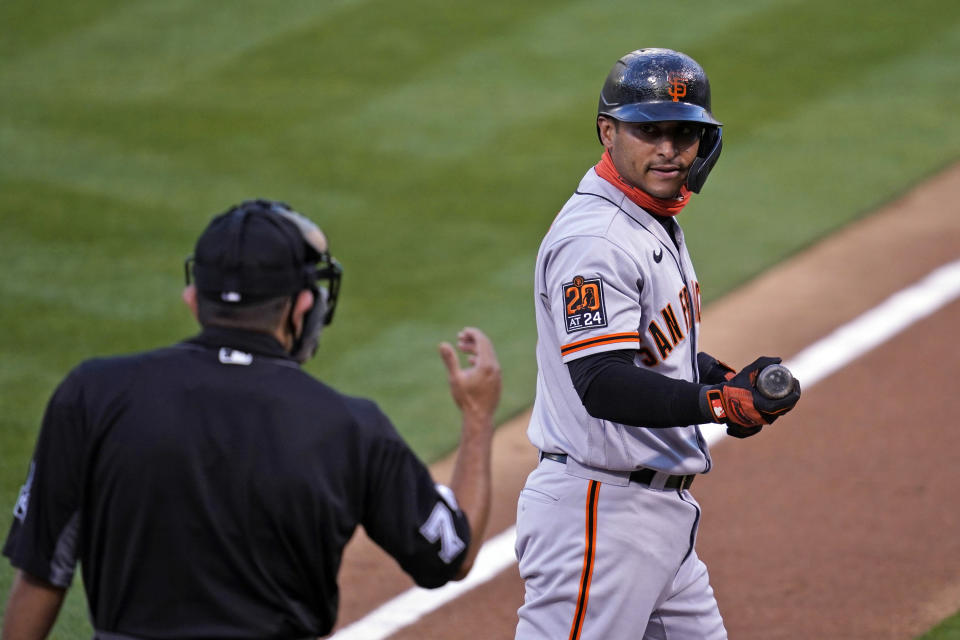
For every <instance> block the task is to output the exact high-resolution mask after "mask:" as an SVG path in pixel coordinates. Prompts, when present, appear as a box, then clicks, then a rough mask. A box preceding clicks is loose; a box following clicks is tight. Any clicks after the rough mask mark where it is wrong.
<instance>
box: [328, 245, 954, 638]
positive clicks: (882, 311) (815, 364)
mask: <svg viewBox="0 0 960 640" xmlns="http://www.w3.org/2000/svg"><path fill="white" fill-rule="evenodd" d="M957 297H960V260H956V261H954V262H951V263H948V264H946V265H944V266H942V267H940V268H938V269H936V270H934V271H932V272H931V273H930V274H928V275H927V276H926V277H925V278H923V279H922V280H920V281H918V282H916V283H914V284H913V285H911V286H909V287H907V288H906V289H903V290H901V291H899V292H897V293H895V294H893V295H892V296H890V297H889V298H887V299H886V300H884V301H883V302H881V303H880V304H879V305H877V306H876V307H874V308H873V309H870V310H869V311H867V312H865V313H863V314H862V315H860V316H859V317H857V318H855V319H854V320H852V321H850V322H848V323H847V324H845V325H843V326H841V327H840V328H838V329H836V330H835V331H834V332H833V333H831V334H830V335H828V336H826V337H824V338H822V339H820V340H818V341H817V342H815V343H813V344H812V345H810V346H809V347H807V348H806V349H804V350H803V351H801V352H800V353H798V354H797V355H795V356H794V357H793V358H791V359H790V360H789V361H787V362H785V363H784V364H786V365H787V367H789V368H790V370H791V371H793V373H794V375H795V376H796V377H797V379H798V380H802V381H803V388H804V389H805V390H806V389H810V388H811V387H812V386H813V385H815V384H816V383H817V382H819V381H820V380H823V379H824V378H826V377H827V376H829V375H830V374H832V373H834V372H836V371H837V370H839V369H841V368H843V367H844V366H846V365H847V364H849V363H850V362H852V361H853V360H856V359H857V358H858V357H860V356H861V355H863V354H864V353H866V352H868V351H870V350H871V349H873V348H874V347H876V346H878V345H880V344H883V343H884V342H886V341H887V340H889V339H890V338H892V337H893V336H895V335H896V334H897V333H899V332H901V331H903V330H904V329H906V328H907V327H909V326H910V325H912V324H913V323H915V322H917V321H918V320H921V319H923V318H925V317H927V316H929V315H931V314H933V313H934V312H936V311H937V310H938V309H940V308H941V307H943V306H945V305H947V304H949V303H950V302H952V301H953V300H954V299H956V298H957ZM701 429H702V431H703V434H704V437H705V438H706V439H707V442H708V443H709V444H710V445H711V446H712V445H714V444H716V443H717V442H719V441H720V440H721V439H723V438H724V437H726V435H725V433H724V429H725V427H724V426H723V425H718V424H707V425H701ZM515 538H516V528H515V527H510V528H509V529H507V530H506V531H503V532H501V533H500V534H498V535H496V536H495V537H493V538H490V539H489V540H487V542H486V543H485V544H484V545H483V547H482V548H481V549H480V553H479V554H477V560H476V562H475V563H474V566H473V570H472V571H471V572H470V575H469V576H467V577H466V578H465V579H464V580H461V581H460V582H451V583H448V584H447V585H445V586H443V587H441V588H439V589H421V588H419V587H416V588H413V589H408V590H407V591H406V592H404V593H402V594H400V595H399V596H397V597H396V598H394V599H392V600H390V601H388V602H386V603H384V604H383V605H381V606H380V607H378V608H377V609H374V610H373V611H371V612H370V613H368V614H367V615H366V616H364V617H363V618H361V619H360V620H358V621H356V622H354V623H353V624H351V625H349V626H346V627H344V628H343V629H341V630H340V631H338V632H337V633H335V634H334V635H333V636H331V637H330V640H381V639H382V638H386V637H388V636H390V635H391V634H393V633H396V632H397V631H399V630H400V629H402V628H404V627H406V626H409V625H411V624H413V623H414V622H416V621H417V620H419V619H420V618H422V617H423V616H425V615H426V614H428V613H430V612H431V611H434V610H436V609H439V608H440V607H441V606H443V605H444V604H446V603H447V602H449V601H451V600H453V599H455V598H457V597H459V596H461V595H462V594H464V593H465V592H467V591H469V590H470V589H473V588H474V587H476V586H478V585H480V584H483V583H484V582H487V581H488V580H490V579H491V578H493V577H494V576H496V575H497V574H498V573H500V572H501V571H503V570H504V569H506V568H507V567H509V566H510V565H512V564H514V563H515V562H516V557H515V556H514V551H513V544H514V540H515Z"/></svg>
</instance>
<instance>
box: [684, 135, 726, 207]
mask: <svg viewBox="0 0 960 640" xmlns="http://www.w3.org/2000/svg"><path fill="white" fill-rule="evenodd" d="M722 149H723V129H722V128H721V127H707V128H705V129H704V131H703V138H701V139H700V149H699V150H698V151H697V157H696V158H695V159H694V161H693V164H691V165H690V171H689V172H688V173H687V189H690V191H693V192H694V193H700V190H701V189H703V184H704V183H705V182H706V181H707V176H708V175H710V171H711V170H713V165H715V164H717V160H718V159H719V158H720V151H721V150H722Z"/></svg>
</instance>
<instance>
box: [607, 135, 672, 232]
mask: <svg viewBox="0 0 960 640" xmlns="http://www.w3.org/2000/svg"><path fill="white" fill-rule="evenodd" d="M593 169H594V171H596V172H597V175H598V176H600V177H601V178H603V179H604V180H606V181H607V182H609V183H610V184H612V185H613V186H615V187H616V188H617V189H620V191H623V192H624V193H625V194H626V195H627V197H628V198H630V200H631V201H632V202H633V203H634V204H635V205H637V206H638V207H641V208H643V209H645V210H646V211H648V212H650V213H652V214H653V215H656V216H675V215H677V214H678V213H680V212H681V211H682V210H683V208H684V207H685V206H687V203H688V202H690V190H689V189H687V187H686V185H684V186H682V187H680V197H679V198H656V197H654V196H652V195H650V194H649V193H647V192H646V191H643V190H642V189H638V188H636V187H634V186H633V185H631V184H630V183H628V182H627V181H626V180H624V179H623V176H621V175H620V174H619V173H618V172H617V168H616V167H615V166H613V159H612V158H611V157H610V152H609V151H604V152H603V157H601V158H600V162H598V163H597V166H595V167H594V168H593Z"/></svg>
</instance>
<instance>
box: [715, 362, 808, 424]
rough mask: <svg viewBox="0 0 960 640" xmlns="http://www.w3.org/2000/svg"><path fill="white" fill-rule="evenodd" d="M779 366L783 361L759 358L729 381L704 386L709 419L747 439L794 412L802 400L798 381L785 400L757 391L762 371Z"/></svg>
mask: <svg viewBox="0 0 960 640" xmlns="http://www.w3.org/2000/svg"><path fill="white" fill-rule="evenodd" d="M779 363H780V358H770V357H761V358H757V359H756V360H754V361H753V362H752V363H751V364H749V365H748V366H746V367H744V368H743V369H741V370H740V372H739V373H737V374H736V375H735V376H733V378H731V379H730V380H729V381H728V382H725V383H721V384H716V385H712V386H706V387H704V388H703V391H702V392H701V405H702V408H703V410H704V412H705V413H706V414H707V416H708V417H709V419H710V420H712V421H713V422H719V423H722V424H726V425H728V428H727V433H729V434H730V435H732V436H735V437H738V438H745V437H748V436H751V435H754V434H756V433H758V432H759V431H760V428H761V427H763V425H766V424H772V423H773V421H774V420H776V419H777V418H779V417H780V416H782V415H783V414H785V413H787V412H788V411H790V410H791V409H793V407H794V406H795V405H796V404H797V401H798V400H800V382H799V381H794V385H793V389H792V391H791V392H790V393H789V394H787V395H786V396H785V397H783V398H776V399H774V398H768V397H766V396H764V395H763V394H761V393H760V392H759V391H758V390H757V386H756V383H757V375H758V374H759V373H760V371H761V370H763V368H764V367H767V366H769V365H771V364H779Z"/></svg>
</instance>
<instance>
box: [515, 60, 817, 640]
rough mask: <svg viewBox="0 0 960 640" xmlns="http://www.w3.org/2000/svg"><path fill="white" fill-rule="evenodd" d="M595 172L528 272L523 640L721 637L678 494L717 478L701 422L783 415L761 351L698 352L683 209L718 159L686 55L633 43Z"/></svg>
mask: <svg viewBox="0 0 960 640" xmlns="http://www.w3.org/2000/svg"><path fill="white" fill-rule="evenodd" d="M597 134H598V136H599V138H600V141H601V143H602V144H603V146H604V153H603V155H602V157H601V159H600V162H599V163H598V164H597V165H596V166H594V167H592V168H591V169H590V170H589V171H587V174H586V175H585V176H584V177H583V179H582V180H581V182H580V184H579V186H578V187H577V189H576V191H575V192H574V194H573V196H571V198H570V199H569V200H568V201H567V203H566V205H565V206H564V207H563V208H562V210H561V211H560V213H559V214H558V215H557V217H556V219H555V220H554V222H553V225H552V226H551V228H550V230H549V231H548V232H547V234H546V237H545V238H544V239H543V242H542V244H541V246H540V250H539V253H538V255H537V262H536V275H535V306H536V321H537V331H538V342H537V364H538V376H537V391H536V400H535V402H534V407H533V415H532V418H531V421H530V425H529V428H528V431H527V435H528V437H529V439H530V441H531V442H532V443H533V445H534V446H535V447H536V448H537V449H538V450H539V452H540V453H539V455H540V463H539V465H538V466H537V468H536V469H535V470H534V471H533V472H532V473H531V474H530V476H529V477H528V479H527V482H526V485H525V486H524V488H523V490H522V492H521V495H520V498H519V502H518V507H517V541H516V552H517V557H518V560H519V568H520V574H521V576H522V577H523V579H524V581H525V589H526V593H525V598H524V603H523V606H522V607H521V608H520V610H519V612H518V613H519V622H518V625H517V633H516V637H517V638H518V639H524V640H526V639H532V638H569V639H571V640H573V639H576V638H584V639H586V638H594V639H601V638H602V639H614V638H616V639H621V638H639V637H643V638H651V639H652V638H659V639H662V638H670V639H671V640H681V639H689V640H693V639H697V640H703V639H714V638H725V637H726V632H725V630H724V626H723V621H722V619H721V617H720V614H719V612H718V610H717V604H716V601H715V599H714V596H713V591H712V589H711V587H710V583H709V579H708V576H707V570H706V567H705V566H704V564H703V563H702V562H701V561H700V559H699V558H698V557H697V553H696V550H695V548H694V543H695V541H696V536H697V527H698V523H699V520H700V507H699V505H698V504H697V502H696V500H694V498H693V496H692V495H691V493H690V491H689V489H690V485H691V483H692V482H693V480H694V478H695V477H696V475H697V474H700V473H706V472H708V471H709V470H710V465H711V462H710V452H709V451H708V449H707V444H706V442H705V441H704V438H703V436H702V435H701V433H700V429H699V427H698V426H697V425H699V424H701V423H704V422H710V421H713V422H720V423H725V424H727V425H728V427H727V429H728V432H729V433H730V434H731V435H734V436H737V437H748V436H751V435H755V434H756V433H758V432H760V430H761V429H762V428H763V426H764V425H767V424H770V423H772V422H773V421H774V420H775V419H776V418H777V417H778V416H780V415H783V414H784V413H785V412H787V411H789V410H790V409H791V408H793V406H794V405H795V404H796V402H797V401H798V399H799V397H800V388H799V385H795V387H794V390H793V391H792V392H791V393H790V394H789V395H788V396H787V397H785V398H782V399H780V400H769V399H767V398H765V397H763V396H762V395H760V394H759V393H758V392H757V390H756V388H755V387H754V380H755V378H756V375H757V373H758V372H759V371H760V370H761V369H762V368H763V367H765V366H766V365H768V364H771V363H776V362H779V361H780V360H779V358H759V359H757V360H756V361H755V362H754V363H752V364H751V365H749V366H748V367H746V368H744V369H743V370H741V371H740V372H739V373H737V372H735V371H733V370H732V369H730V368H729V367H727V366H726V365H724V364H722V363H720V362H719V361H718V360H716V359H715V358H713V357H711V356H709V355H707V354H705V353H702V352H698V347H697V340H698V336H699V330H700V285H699V284H698V281H697V275H696V272H695V271H694V269H693V264H692V262H691V260H690V255H689V253H688V252H687V247H686V244H685V242H684V236H683V232H682V231H681V229H680V226H679V225H678V224H677V221H676V216H677V214H679V213H680V211H681V210H682V209H683V207H684V206H685V205H686V204H687V202H688V201H689V199H690V197H691V193H692V192H693V193H697V192H699V191H700V189H701V188H702V187H703V184H704V181H705V180H706V179H707V176H708V175H709V173H710V170H711V169H712V168H713V166H714V164H715V163H716V161H717V158H718V156H719V155H720V148H721V123H720V122H719V121H718V120H716V119H715V118H714V116H713V114H712V112H711V105H710V86H709V83H708V80H707V76H706V74H705V73H704V71H703V69H702V68H701V67H700V65H699V64H697V63H696V62H695V61H694V60H693V59H691V58H690V57H688V56H686V55H684V54H682V53H679V52H676V51H672V50H668V49H641V50H638V51H634V52H632V53H629V54H627V55H625V56H624V57H622V58H621V59H620V60H618V61H617V63H616V64H615V65H614V67H613V69H612V70H611V71H610V73H609V75H608V76H607V78H606V81H605V83H604V85H603V89H602V91H601V93H600V101H599V108H598V113H597Z"/></svg>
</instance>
